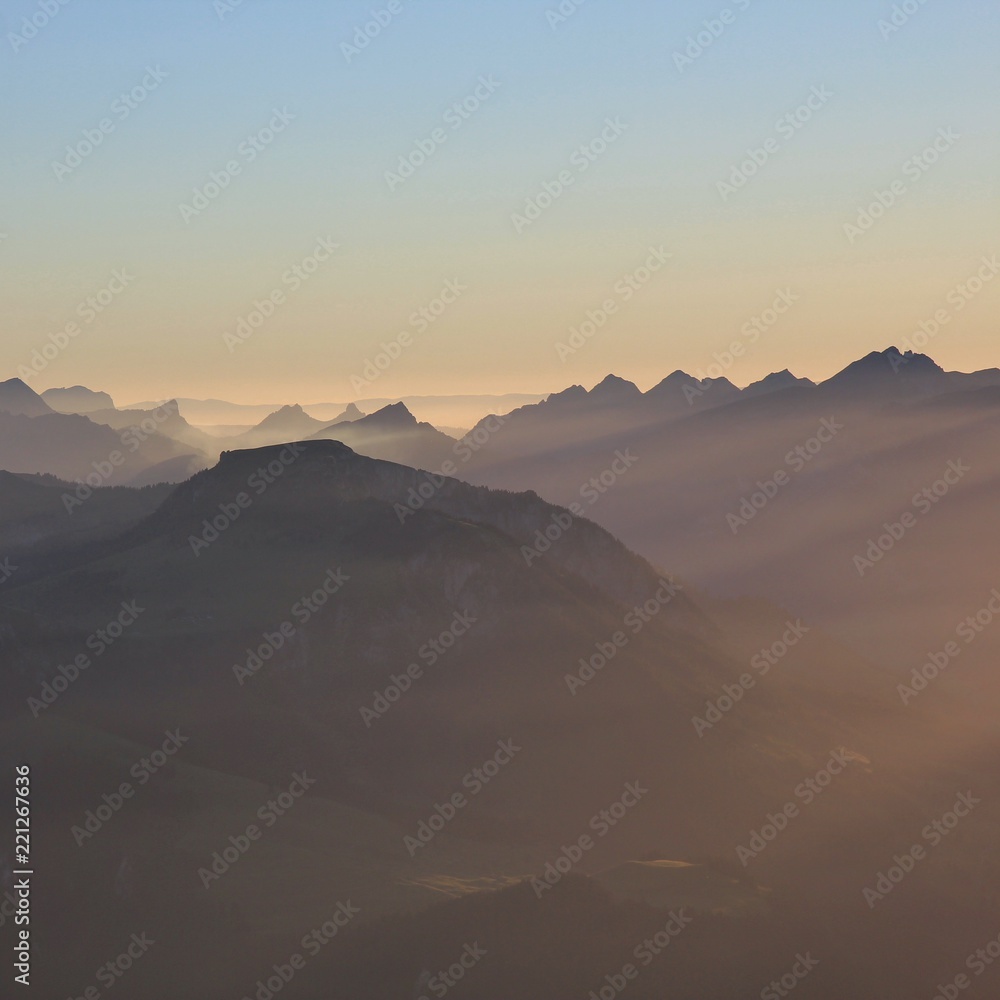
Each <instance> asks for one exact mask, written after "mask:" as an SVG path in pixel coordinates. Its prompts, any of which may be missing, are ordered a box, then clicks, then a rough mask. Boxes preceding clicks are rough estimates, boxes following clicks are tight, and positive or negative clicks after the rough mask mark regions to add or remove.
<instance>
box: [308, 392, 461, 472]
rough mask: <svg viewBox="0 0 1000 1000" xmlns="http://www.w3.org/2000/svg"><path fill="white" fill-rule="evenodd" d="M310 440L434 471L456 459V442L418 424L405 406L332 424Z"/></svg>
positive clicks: (388, 407) (427, 426) (398, 405)
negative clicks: (333, 441)
mask: <svg viewBox="0 0 1000 1000" xmlns="http://www.w3.org/2000/svg"><path fill="white" fill-rule="evenodd" d="M309 437H310V439H311V440H336V441H342V442H343V443H344V444H346V445H348V446H349V447H351V448H352V449H354V450H355V451H357V452H359V453H361V454H363V455H368V456H370V457H372V458H381V459H385V460H387V461H390V462H401V463H403V464H405V465H411V466H415V467H417V468H421V469H429V470H432V471H435V470H439V469H440V468H441V467H442V466H443V465H444V463H445V462H447V461H448V460H449V459H452V458H454V448H455V439H454V438H450V437H448V435H447V434H442V433H441V432H440V431H439V430H436V429H435V428H434V427H432V426H431V425H430V424H428V423H424V422H421V421H418V420H417V419H416V417H414V416H413V414H412V413H410V411H409V410H408V409H407V408H406V406H404V405H403V403H392V404H390V405H389V406H383V407H382V409H380V410H376V411H375V412H374V413H369V414H368V415H367V416H365V417H360V418H359V419H357V420H347V421H341V422H338V423H334V424H331V425H329V426H327V427H324V428H323V430H321V431H317V432H316V433H315V434H311V435H310V436H309Z"/></svg>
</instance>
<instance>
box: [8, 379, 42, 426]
mask: <svg viewBox="0 0 1000 1000" xmlns="http://www.w3.org/2000/svg"><path fill="white" fill-rule="evenodd" d="M52 412H53V410H52V407H50V406H49V404H48V403H46V402H45V400H44V399H42V397H41V396H39V395H38V393H37V392H35V390H34V389H32V388H31V387H30V386H28V385H26V384H25V383H24V382H22V381H21V380H20V379H19V378H11V379H7V381H6V382H0V413H12V414H15V415H18V416H26V417H38V416H41V415H42V414H45V413H52Z"/></svg>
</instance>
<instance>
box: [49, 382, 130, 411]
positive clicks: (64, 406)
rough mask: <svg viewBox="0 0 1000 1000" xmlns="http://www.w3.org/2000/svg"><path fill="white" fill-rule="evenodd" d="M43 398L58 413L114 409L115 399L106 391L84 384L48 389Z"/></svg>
mask: <svg viewBox="0 0 1000 1000" xmlns="http://www.w3.org/2000/svg"><path fill="white" fill-rule="evenodd" d="M42 399H44V400H45V402H46V403H48V404H49V406H51V407H52V409H53V410H55V411H56V412H57V413H84V414H87V413H92V412H93V411H94V410H113V409H114V408H115V403H114V400H113V399H112V398H111V397H110V396H109V395H108V394H107V393H106V392H95V391H94V390H93V389H88V388H87V387H86V386H83V385H74V386H70V387H69V388H66V389H46V390H45V391H44V392H43V393H42Z"/></svg>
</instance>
